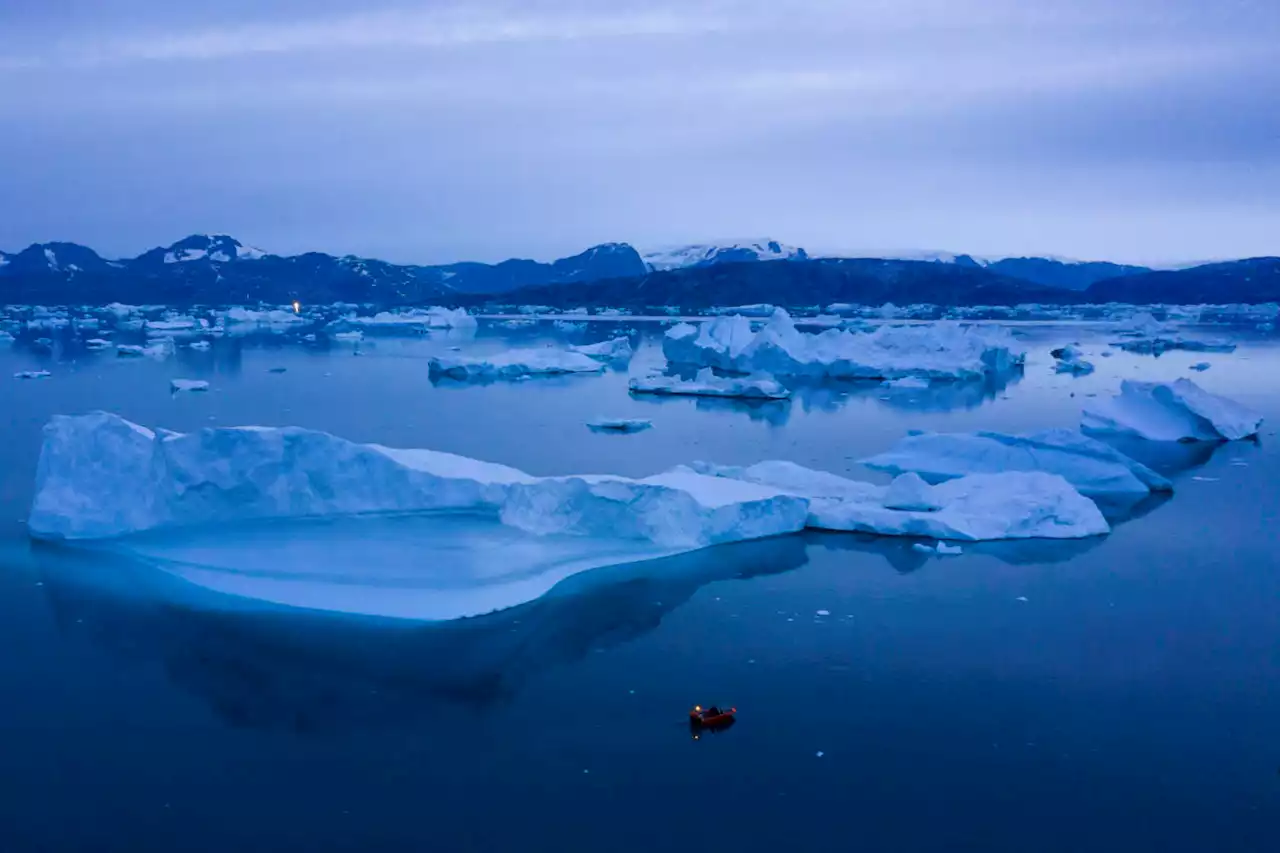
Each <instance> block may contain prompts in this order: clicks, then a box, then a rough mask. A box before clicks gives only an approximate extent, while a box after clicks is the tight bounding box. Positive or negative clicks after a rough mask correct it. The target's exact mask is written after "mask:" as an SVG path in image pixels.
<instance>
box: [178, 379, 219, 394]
mask: <svg viewBox="0 0 1280 853" xmlns="http://www.w3.org/2000/svg"><path fill="white" fill-rule="evenodd" d="M169 390H170V391H175V392H177V391H208V390H209V383H208V382H206V381H204V380H203V379H173V380H170V382H169Z"/></svg>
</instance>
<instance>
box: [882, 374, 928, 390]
mask: <svg viewBox="0 0 1280 853" xmlns="http://www.w3.org/2000/svg"><path fill="white" fill-rule="evenodd" d="M880 387H881V388H890V389H893V390H895V391H924V390H927V389H928V388H929V380H928V379H924V378H921V377H919V376H904V377H902V378H901V379H886V380H884V381H883V382H881V383H880Z"/></svg>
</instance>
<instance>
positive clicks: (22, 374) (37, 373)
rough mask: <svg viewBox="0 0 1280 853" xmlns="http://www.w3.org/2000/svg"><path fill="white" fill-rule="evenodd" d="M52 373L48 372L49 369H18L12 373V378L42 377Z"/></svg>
mask: <svg viewBox="0 0 1280 853" xmlns="http://www.w3.org/2000/svg"><path fill="white" fill-rule="evenodd" d="M52 375H53V374H51V373H49V371H47V370H19V371H18V372H17V373H15V374H13V378H14V379H44V378H45V377H47V376H52Z"/></svg>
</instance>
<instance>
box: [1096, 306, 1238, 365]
mask: <svg viewBox="0 0 1280 853" xmlns="http://www.w3.org/2000/svg"><path fill="white" fill-rule="evenodd" d="M1122 331H1125V332H1126V334H1127V335H1128V337H1126V338H1125V339H1123V340H1119V341H1114V342H1113V343H1112V346H1115V347H1119V348H1120V349H1123V350H1127V351H1129V352H1136V353H1143V354H1147V355H1160V354H1161V353H1164V352H1168V351H1169V350H1188V351H1190V352H1234V351H1235V348H1236V346H1235V344H1232V343H1228V342H1226V341H1214V340H1199V339H1197V338H1191V337H1187V336H1185V335H1180V334H1176V333H1175V332H1174V331H1173V330H1172V328H1171V326H1170V324H1168V323H1161V322H1160V321H1159V320H1157V319H1156V318H1155V317H1153V316H1152V315H1151V314H1149V313H1147V312H1145V311H1144V312H1141V313H1138V314H1135V315H1134V316H1133V317H1132V318H1131V320H1130V322H1129V324H1128V326H1127V328H1124V329H1122Z"/></svg>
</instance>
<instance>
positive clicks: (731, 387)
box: [628, 367, 791, 400]
mask: <svg viewBox="0 0 1280 853" xmlns="http://www.w3.org/2000/svg"><path fill="white" fill-rule="evenodd" d="M628 386H629V387H630V389H631V393H633V394H658V395H663V396H691V397H734V398H740V399H744V400H786V399H788V398H790V396H791V392H790V391H789V390H787V389H786V388H784V387H783V386H782V385H781V384H780V383H779V382H778V381H777V380H776V379H774V378H773V377H771V376H747V377H745V378H734V379H725V378H722V377H719V376H716V375H715V373H714V371H712V369H711V368H709V367H704V368H703V369H702V370H699V371H698V375H697V376H696V377H695V378H694V379H693V380H692V381H690V380H686V379H681V378H680V377H678V376H662V375H658V374H655V375H651V376H633V377H631V381H630V382H629V383H628Z"/></svg>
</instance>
